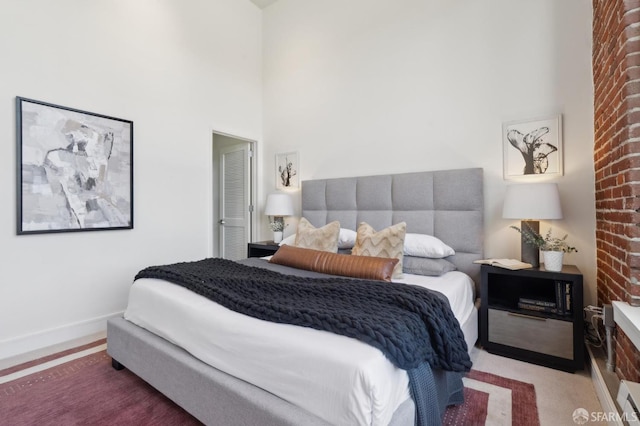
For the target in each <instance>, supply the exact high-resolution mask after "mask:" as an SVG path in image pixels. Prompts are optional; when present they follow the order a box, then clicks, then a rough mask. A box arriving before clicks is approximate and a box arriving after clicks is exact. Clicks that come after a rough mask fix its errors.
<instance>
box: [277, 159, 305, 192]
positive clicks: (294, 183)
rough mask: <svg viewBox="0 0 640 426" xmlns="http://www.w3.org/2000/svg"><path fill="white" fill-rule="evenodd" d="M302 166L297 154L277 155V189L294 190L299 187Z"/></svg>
mask: <svg viewBox="0 0 640 426" xmlns="http://www.w3.org/2000/svg"><path fill="white" fill-rule="evenodd" d="M299 176H300V165H299V162H298V153H297V152H285V153H282V154H276V188H277V189H294V188H298V186H299Z"/></svg>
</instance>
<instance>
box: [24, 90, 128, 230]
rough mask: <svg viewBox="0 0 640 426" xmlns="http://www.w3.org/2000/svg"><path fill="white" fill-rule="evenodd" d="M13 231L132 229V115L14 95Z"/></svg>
mask: <svg viewBox="0 0 640 426" xmlns="http://www.w3.org/2000/svg"><path fill="white" fill-rule="evenodd" d="M16 140H17V149H16V151H17V163H16V164H17V234H18V235H24V234H44V233H56V232H79V231H104V230H117V229H133V121H131V120H125V119H122V118H115V117H111V116H107V115H102V114H96V113H93V112H88V111H82V110H79V109H75V108H69V107H64V106H60V105H55V104H51V103H47V102H42V101H37V100H34V99H28V98H23V97H19V96H17V97H16Z"/></svg>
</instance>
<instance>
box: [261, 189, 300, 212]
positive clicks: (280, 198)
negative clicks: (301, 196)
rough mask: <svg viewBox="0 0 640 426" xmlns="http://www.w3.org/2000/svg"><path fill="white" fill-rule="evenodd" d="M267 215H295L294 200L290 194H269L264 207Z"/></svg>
mask: <svg viewBox="0 0 640 426" xmlns="http://www.w3.org/2000/svg"><path fill="white" fill-rule="evenodd" d="M264 214H266V215H267V216H293V201H291V197H290V196H289V195H288V194H269V195H268V196H267V205H266V206H265V208H264Z"/></svg>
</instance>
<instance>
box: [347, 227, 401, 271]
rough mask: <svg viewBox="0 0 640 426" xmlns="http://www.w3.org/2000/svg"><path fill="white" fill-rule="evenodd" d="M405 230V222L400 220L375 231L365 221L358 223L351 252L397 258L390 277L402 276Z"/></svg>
mask: <svg viewBox="0 0 640 426" xmlns="http://www.w3.org/2000/svg"><path fill="white" fill-rule="evenodd" d="M406 232H407V224H406V223H405V222H400V223H397V224H395V225H392V226H390V227H388V228H385V229H383V230H381V231H378V232H376V230H375V229H373V228H372V227H371V225H369V224H368V223H366V222H362V223H360V225H358V235H357V237H356V244H355V245H354V246H353V249H352V250H351V254H353V255H356V256H374V257H387V258H396V259H398V264H397V265H396V266H395V268H394V269H393V276H392V278H402V257H403V251H404V236H405V234H406Z"/></svg>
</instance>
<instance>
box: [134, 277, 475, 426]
mask: <svg viewBox="0 0 640 426" xmlns="http://www.w3.org/2000/svg"><path fill="white" fill-rule="evenodd" d="M399 281H400V282H404V283H412V284H416V285H420V286H423V287H427V288H430V289H433V290H437V291H440V292H441V293H443V294H444V295H445V296H447V298H448V299H449V301H450V304H451V307H452V310H453V312H454V314H455V316H456V318H457V319H458V321H459V322H460V323H461V324H463V323H465V322H466V321H467V319H468V318H469V316H470V315H474V314H476V311H475V309H474V308H473V282H472V280H471V278H469V277H468V276H467V275H465V274H463V273H462V272H458V271H454V272H449V273H447V274H445V275H443V276H441V277H425V276H419V275H410V274H405V276H404V278H403V279H402V280H399ZM124 317H125V319H127V320H128V321H131V322H133V323H134V324H136V325H138V326H140V327H143V328H145V329H147V330H149V331H151V332H153V333H155V334H157V335H159V336H161V337H163V338H165V339H167V340H169V341H171V342H173V343H174V344H176V345H178V346H180V347H182V348H183V349H185V350H187V351H188V352H190V353H191V354H192V355H193V356H195V357H196V358H198V359H200V360H201V361H203V362H205V363H207V364H209V365H211V366H213V367H216V368H218V369H219V370H222V371H224V372H226V373H228V374H230V375H232V376H235V377H237V378H240V379H242V380H245V381H247V382H249V383H252V384H254V385H256V386H258V387H260V388H262V389H264V390H266V391H269V392H271V393H273V394H275V395H277V396H279V397H281V398H283V399H285V400H287V401H289V402H291V403H292V404H295V405H297V406H299V407H301V408H303V409H305V410H307V411H309V412H311V413H314V414H315V415H317V416H318V417H321V418H323V419H324V420H326V421H327V422H329V423H331V424H335V425H387V424H388V423H389V421H390V420H391V417H392V416H393V413H394V411H395V410H396V409H397V408H398V406H399V405H400V404H401V403H402V402H404V401H405V400H406V399H407V398H409V390H408V383H409V379H408V376H407V373H406V371H404V370H401V369H399V368H397V367H395V366H394V365H393V364H391V362H390V361H389V360H387V358H386V357H385V356H384V355H383V354H382V352H381V351H379V350H378V349H376V348H373V347H371V346H369V345H367V344H365V343H362V342H360V341H358V340H355V339H352V338H349V337H344V336H339V335H335V334H333V333H329V332H324V331H320V330H315V329H311V328H306V327H298V326H294V325H288V324H277V323H272V322H268V321H263V320H259V319H255V318H251V317H248V316H246V315H243V314H239V313H236V312H234V311H231V310H229V309H227V308H225V307H223V306H221V305H218V304H217V303H214V302H212V301H210V300H209V299H207V298H205V297H202V296H200V295H197V294H195V293H193V292H191V291H189V290H187V289H185V288H183V287H181V286H178V285H174V284H171V283H169V282H166V281H162V280H156V279H139V280H137V281H135V282H134V284H133V286H132V288H131V291H130V294H129V304H128V307H127V309H126V311H125V314H124Z"/></svg>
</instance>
